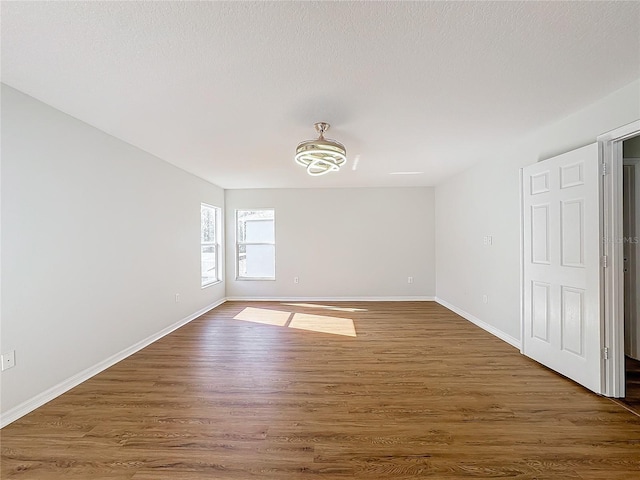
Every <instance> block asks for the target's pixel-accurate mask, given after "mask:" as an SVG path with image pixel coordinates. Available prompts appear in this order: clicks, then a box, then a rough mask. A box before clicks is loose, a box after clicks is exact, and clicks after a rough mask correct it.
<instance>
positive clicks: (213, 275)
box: [200, 245, 218, 285]
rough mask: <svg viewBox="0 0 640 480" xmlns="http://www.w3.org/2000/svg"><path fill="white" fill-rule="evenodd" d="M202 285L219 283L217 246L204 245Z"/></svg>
mask: <svg viewBox="0 0 640 480" xmlns="http://www.w3.org/2000/svg"><path fill="white" fill-rule="evenodd" d="M200 258H201V269H202V285H206V284H208V283H212V282H217V281H218V270H217V265H216V264H217V263H218V262H217V252H216V247H215V245H202V254H201V257H200Z"/></svg>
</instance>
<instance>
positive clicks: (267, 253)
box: [236, 209, 276, 280]
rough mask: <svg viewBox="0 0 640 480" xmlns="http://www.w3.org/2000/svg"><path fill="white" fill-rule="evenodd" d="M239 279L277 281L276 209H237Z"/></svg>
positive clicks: (237, 269) (237, 266)
mask: <svg viewBox="0 0 640 480" xmlns="http://www.w3.org/2000/svg"><path fill="white" fill-rule="evenodd" d="M236 272H237V278H238V279H253V280H275V278H276V240H275V211H274V210H273V209H266V210H236Z"/></svg>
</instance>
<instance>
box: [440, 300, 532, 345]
mask: <svg viewBox="0 0 640 480" xmlns="http://www.w3.org/2000/svg"><path fill="white" fill-rule="evenodd" d="M436 302H438V303H439V304H440V305H442V306H443V307H445V308H448V309H449V310H451V311H452V312H454V313H457V314H458V315H460V316H461V317H462V318H464V319H465V320H468V321H470V322H471V323H473V324H474V325H477V326H478V327H480V328H482V329H483V330H485V331H487V332H489V333H490V334H492V335H494V336H496V337H498V338H499V339H500V340H502V341H504V342H507V343H508V344H509V345H511V346H513V347H515V348H517V349H518V350H520V349H521V345H522V344H521V342H520V340H518V339H517V338H515V337H512V336H511V335H509V334H508V333H504V332H503V331H502V330H498V329H497V328H496V327H494V326H492V325H489V324H488V323H487V322H485V321H483V320H480V319H479V318H478V317H475V316H473V315H471V314H470V313H468V312H465V311H464V310H462V309H461V308H458V307H456V306H455V305H452V304H450V303H449V302H447V301H445V300H443V299H441V298H438V297H436Z"/></svg>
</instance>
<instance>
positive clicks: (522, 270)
mask: <svg viewBox="0 0 640 480" xmlns="http://www.w3.org/2000/svg"><path fill="white" fill-rule="evenodd" d="M519 175H520V347H519V348H520V353H522V354H524V342H523V341H522V339H523V338H524V310H525V309H524V183H523V182H524V170H523V169H522V168H521V169H520V172H519Z"/></svg>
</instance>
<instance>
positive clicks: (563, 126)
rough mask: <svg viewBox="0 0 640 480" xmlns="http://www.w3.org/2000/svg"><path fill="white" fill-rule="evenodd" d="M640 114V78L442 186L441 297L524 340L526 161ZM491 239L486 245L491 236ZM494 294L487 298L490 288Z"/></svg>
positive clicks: (439, 194) (572, 146)
mask: <svg viewBox="0 0 640 480" xmlns="http://www.w3.org/2000/svg"><path fill="white" fill-rule="evenodd" d="M639 118H640V80H636V81H635V82H633V83H632V84H630V85H627V86H626V87H624V88H622V89H620V90H618V91H616V92H614V93H612V94H610V95H608V96H606V97H604V98H602V99H601V100H599V101H597V102H595V103H593V104H592V105H589V106H587V107H585V108H584V109H582V110H580V111H578V112H576V113H574V114H572V115H571V116H569V117H567V118H564V119H562V120H559V121H557V122H556V123H554V124H552V125H549V126H547V127H545V128H543V129H540V130H538V131H536V132H532V133H531V134H530V135H528V136H527V137H526V138H523V139H521V140H519V141H515V142H511V141H510V140H509V139H505V145H506V147H505V149H504V150H502V151H499V152H496V153H495V155H494V157H493V158H488V159H478V160H479V163H477V164H476V165H475V166H474V167H472V168H471V169H469V170H466V171H464V172H462V173H460V174H459V175H456V176H455V177H453V178H451V179H449V180H447V181H446V182H444V183H442V184H441V185H439V186H437V188H436V230H435V231H436V251H437V259H436V276H437V279H438V283H437V293H436V295H437V297H438V299H440V300H442V301H444V302H446V304H448V305H451V306H454V307H455V308H456V309H457V310H458V311H459V312H462V313H464V314H465V315H466V316H467V317H474V318H477V319H479V320H481V321H482V322H484V323H486V324H487V325H489V326H490V327H492V328H494V329H496V330H497V331H499V332H502V333H504V334H505V335H507V336H509V337H511V338H513V339H514V340H517V341H518V342H519V341H520V194H519V182H520V181H519V170H520V168H521V167H524V166H526V165H530V164H532V163H535V162H538V161H540V160H544V159H547V158H550V157H553V156H555V155H558V154H560V153H564V152H567V151H570V150H573V149H575V148H578V147H581V146H584V145H587V144H590V143H593V142H595V141H596V139H597V137H598V136H599V135H601V134H603V133H605V132H608V131H610V130H613V129H615V128H618V127H620V126H622V125H626V124H628V123H630V122H632V121H635V120H638V119H639ZM485 236H491V237H492V244H491V245H485V242H484V237H485ZM485 295H486V300H487V302H486V303H485V302H484V300H485V298H484V296H485Z"/></svg>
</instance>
